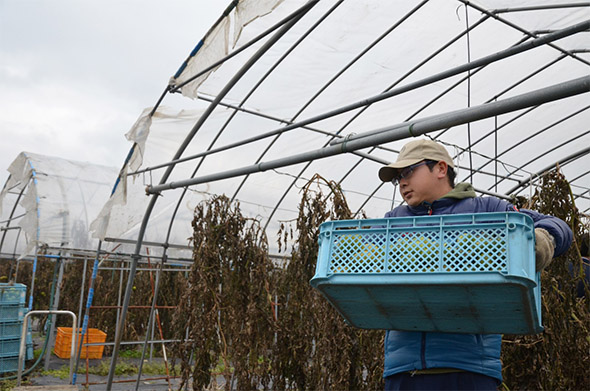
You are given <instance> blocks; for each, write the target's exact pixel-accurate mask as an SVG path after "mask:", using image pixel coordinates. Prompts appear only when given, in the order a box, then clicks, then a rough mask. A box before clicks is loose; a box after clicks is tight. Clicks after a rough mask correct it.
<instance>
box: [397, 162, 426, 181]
mask: <svg viewBox="0 0 590 391" xmlns="http://www.w3.org/2000/svg"><path fill="white" fill-rule="evenodd" d="M425 164H428V161H424V162H422V163H416V164H412V165H411V166H408V167H406V168H403V169H402V170H400V172H399V174H398V175H397V176H396V177H394V178H393V179H392V180H391V183H393V184H394V185H396V186H397V185H398V184H399V181H401V180H402V179H404V178H406V179H407V178H409V177H411V176H412V174H413V173H414V170H415V169H416V168H418V167H420V166H423V165H425Z"/></svg>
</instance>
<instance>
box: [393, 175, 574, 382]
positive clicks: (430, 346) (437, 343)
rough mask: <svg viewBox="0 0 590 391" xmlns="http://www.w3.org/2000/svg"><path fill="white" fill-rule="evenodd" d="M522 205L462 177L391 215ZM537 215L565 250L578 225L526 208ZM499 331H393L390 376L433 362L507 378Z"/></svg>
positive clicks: (539, 223) (494, 209)
mask: <svg viewBox="0 0 590 391" xmlns="http://www.w3.org/2000/svg"><path fill="white" fill-rule="evenodd" d="M515 210H516V208H515V207H514V206H513V205H512V204H510V203H508V202H506V201H503V200H500V199H498V198H495V197H476V196H475V192H474V191H473V189H472V188H471V185H469V184H465V183H460V184H458V185H457V186H456V187H455V189H454V190H453V191H451V192H450V193H449V194H447V195H446V196H445V197H443V198H441V199H439V200H436V201H434V202H433V203H432V204H430V203H424V204H422V205H420V206H417V207H412V206H407V205H404V206H399V207H397V208H395V209H394V210H392V211H391V212H388V213H387V214H386V215H385V217H402V216H422V215H429V214H432V215H441V214H459V213H482V212H505V211H511V212H513V211H515ZM520 212H522V213H526V214H527V215H529V216H531V217H532V219H533V221H534V222H535V223H534V224H535V228H544V229H546V230H547V231H548V232H549V233H550V234H551V235H552V236H553V237H554V238H555V244H556V246H555V256H559V255H561V254H562V253H564V252H565V251H566V250H567V249H568V247H569V246H570V244H571V242H572V231H571V230H570V228H569V227H568V226H567V224H566V223H565V222H563V221H562V220H560V219H558V218H556V217H552V216H546V215H543V214H541V213H538V212H535V211H532V210H526V209H521V210H520ZM501 342H502V336H501V335H498V334H453V333H428V332H413V331H392V330H390V331H387V333H386V335H385V363H384V376H385V377H387V376H390V375H393V374H396V373H400V372H407V371H413V370H422V369H428V368H456V369H462V370H465V371H469V372H476V373H481V374H484V375H487V376H491V377H494V378H496V379H499V380H500V381H501V380H502V364H501V362H500V348H501Z"/></svg>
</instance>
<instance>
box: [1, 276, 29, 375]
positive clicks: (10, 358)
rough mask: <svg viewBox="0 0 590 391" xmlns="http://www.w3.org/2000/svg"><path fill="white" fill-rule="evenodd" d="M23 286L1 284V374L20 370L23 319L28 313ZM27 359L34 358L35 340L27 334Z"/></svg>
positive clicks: (25, 288)
mask: <svg viewBox="0 0 590 391" xmlns="http://www.w3.org/2000/svg"><path fill="white" fill-rule="evenodd" d="M26 292H27V287H26V286H25V285H23V284H9V283H0V373H4V372H16V371H17V370H18V353H19V350H20V342H21V333H22V327H23V319H24V316H25V314H26V313H27V308H26V307H25V295H26ZM26 343H27V352H26V357H25V359H27V360H30V359H32V358H33V339H32V336H31V332H30V330H29V331H28V332H27V341H26Z"/></svg>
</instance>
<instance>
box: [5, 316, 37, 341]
mask: <svg viewBox="0 0 590 391" xmlns="http://www.w3.org/2000/svg"><path fill="white" fill-rule="evenodd" d="M22 330H23V321H22V320H13V321H8V322H4V321H2V320H0V339H8V338H20V336H21V333H22ZM28 332H29V333H30V332H31V325H30V324H29V327H28Z"/></svg>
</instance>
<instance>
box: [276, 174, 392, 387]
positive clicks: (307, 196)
mask: <svg viewBox="0 0 590 391" xmlns="http://www.w3.org/2000/svg"><path fill="white" fill-rule="evenodd" d="M321 184H323V185H327V186H328V188H329V189H330V196H329V197H326V196H325V195H324V194H323V193H322V191H321V186H320V185H321ZM314 185H315V186H314ZM351 216H352V214H351V212H350V209H349V208H348V205H347V203H346V200H345V198H344V195H343V194H342V192H341V190H340V188H339V186H338V185H337V184H335V183H334V182H328V181H326V180H324V179H323V178H321V177H319V176H315V177H314V178H312V180H311V181H310V182H309V183H308V184H307V185H306V186H305V187H304V188H303V195H302V199H301V202H300V205H299V216H298V218H297V222H296V228H297V229H296V234H297V237H296V240H295V246H294V249H293V251H292V254H291V259H290V262H289V264H288V265H287V267H286V268H285V269H284V270H283V271H282V273H281V275H280V278H279V284H278V287H277V290H278V293H279V294H278V296H279V298H280V299H279V304H280V305H279V308H280V312H279V317H278V332H277V335H278V341H279V342H278V343H277V344H276V345H275V354H274V357H275V360H274V361H273V362H274V365H273V382H274V384H275V385H276V388H277V389H282V390H285V389H299V390H329V389H337V390H374V389H380V388H381V389H382V388H383V386H382V373H383V365H382V362H383V358H382V357H383V332H380V331H366V330H359V329H354V328H352V327H350V326H348V325H347V324H346V323H345V322H344V320H343V319H342V317H341V316H340V315H339V314H338V313H337V312H336V311H335V310H334V309H333V308H332V307H331V306H330V305H329V303H328V302H327V301H326V300H325V299H324V298H323V297H322V296H321V294H320V293H319V292H318V291H316V290H314V289H312V288H311V287H310V285H309V280H310V279H311V278H312V277H313V274H314V272H315V265H316V260H317V253H318V235H319V226H320V224H321V223H323V222H324V221H326V220H329V219H331V220H341V219H350V218H351ZM279 236H282V237H283V238H284V235H279ZM283 244H284V245H286V243H283Z"/></svg>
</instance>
